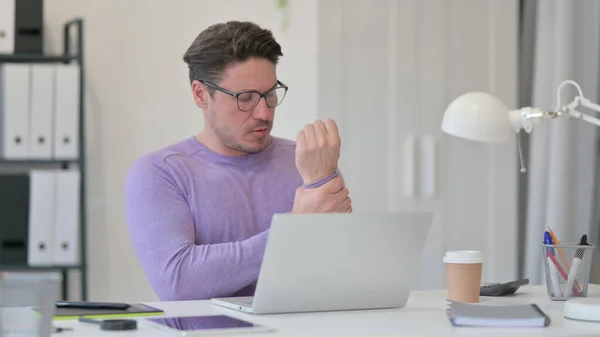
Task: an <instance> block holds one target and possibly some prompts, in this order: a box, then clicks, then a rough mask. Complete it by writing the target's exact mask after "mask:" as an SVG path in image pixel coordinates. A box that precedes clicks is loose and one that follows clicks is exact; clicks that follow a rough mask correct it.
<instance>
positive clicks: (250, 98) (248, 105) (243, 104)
mask: <svg viewBox="0 0 600 337" xmlns="http://www.w3.org/2000/svg"><path fill="white" fill-rule="evenodd" d="M259 99H260V95H259V94H257V93H255V92H245V93H243V94H241V95H239V96H238V107H239V108H240V110H242V111H249V110H252V109H254V107H255V106H256V103H258V100H259Z"/></svg>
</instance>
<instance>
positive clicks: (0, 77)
mask: <svg viewBox="0 0 600 337" xmlns="http://www.w3.org/2000/svg"><path fill="white" fill-rule="evenodd" d="M30 68H31V67H30V66H29V65H28V64H22V63H5V64H0V118H1V119H2V120H1V121H0V128H1V129H0V136H1V138H0V156H2V157H3V158H4V159H26V158H27V155H28V150H29V146H28V143H29V133H28V131H29V83H30Z"/></svg>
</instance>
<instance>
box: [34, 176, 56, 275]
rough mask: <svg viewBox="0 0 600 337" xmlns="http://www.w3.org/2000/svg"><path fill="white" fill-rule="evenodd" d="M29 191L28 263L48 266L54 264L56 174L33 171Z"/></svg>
mask: <svg viewBox="0 0 600 337" xmlns="http://www.w3.org/2000/svg"><path fill="white" fill-rule="evenodd" d="M29 177H30V192H29V237H28V249H27V263H28V264H29V265H30V266H51V265H52V264H53V263H54V233H55V229H56V226H55V216H54V215H55V214H54V211H55V208H56V204H55V201H56V197H55V196H56V173H55V171H54V170H32V171H31V172H30V174H29Z"/></svg>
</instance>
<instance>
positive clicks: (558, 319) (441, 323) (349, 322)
mask: <svg viewBox="0 0 600 337" xmlns="http://www.w3.org/2000/svg"><path fill="white" fill-rule="evenodd" d="M588 295H589V296H590V297H600V285H590V288H589V292H588ZM445 299H446V292H445V291H441V290H440V291H413V292H412V293H411V296H410V299H409V301H408V304H407V306H406V307H405V308H402V309H387V310H357V311H346V312H324V313H300V314H279V315H265V316H263V315H260V316H259V315H250V314H243V313H239V312H237V311H233V310H229V309H226V308H221V307H217V306H214V305H212V304H211V303H210V302H209V301H184V302H153V303H148V304H150V305H152V306H155V307H158V308H161V309H163V310H164V311H165V316H177V315H180V316H191V315H215V314H227V315H230V316H234V317H238V318H241V319H245V320H248V321H251V322H254V323H257V324H263V325H266V326H269V327H272V328H275V329H276V331H275V332H272V333H267V334H265V336H273V337H278V336H312V337H318V336H328V337H329V336H400V335H402V336H486V337H493V336H507V334H510V336H511V337H516V336H579V337H584V336H592V335H595V336H600V323H586V322H577V321H572V320H568V319H564V318H563V317H562V309H563V306H564V302H553V301H550V300H549V299H548V297H547V296H546V292H545V287H544V286H526V287H522V288H521V289H520V290H519V291H518V292H517V294H515V295H513V296H510V297H497V298H492V297H486V298H482V299H481V300H482V304H484V303H486V302H487V303H507V304H519V303H536V304H538V305H539V306H540V308H541V309H542V310H544V311H545V312H546V313H547V314H548V315H549V316H550V317H551V319H552V323H551V325H550V326H549V327H547V328H526V329H515V328H504V329H490V328H459V327H453V326H452V325H451V324H450V322H449V321H448V317H447V316H446V311H445V310H446V301H445ZM55 326H61V327H72V328H73V329H74V331H67V332H63V333H60V334H54V335H53V336H63V335H64V336H65V337H75V336H87V337H94V336H108V335H110V334H111V332H103V331H100V330H99V329H98V327H97V326H96V325H91V324H86V323H79V322H77V321H57V322H55ZM112 334H113V335H114V334H115V333H114V332H113V333H112ZM118 335H119V336H122V337H130V336H168V334H165V333H164V332H160V331H157V330H153V329H149V328H146V327H142V326H140V328H139V329H138V330H136V331H132V332H119V333H118ZM250 335H252V336H258V334H250Z"/></svg>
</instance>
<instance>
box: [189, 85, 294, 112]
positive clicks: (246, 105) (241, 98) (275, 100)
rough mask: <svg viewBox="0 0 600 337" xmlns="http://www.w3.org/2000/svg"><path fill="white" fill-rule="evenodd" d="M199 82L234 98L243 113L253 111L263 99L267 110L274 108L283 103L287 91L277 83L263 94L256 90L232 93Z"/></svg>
mask: <svg viewBox="0 0 600 337" xmlns="http://www.w3.org/2000/svg"><path fill="white" fill-rule="evenodd" d="M200 82H202V83H204V84H206V85H207V86H209V87H211V88H213V89H215V90H219V91H220V92H223V93H225V94H227V95H230V96H233V97H235V99H236V102H237V107H238V109H240V110H241V111H244V112H247V111H250V110H252V109H254V107H256V106H257V105H258V102H260V99H261V98H263V97H264V99H265V103H267V106H268V107H269V108H274V107H276V106H278V105H279V104H281V102H283V99H284V98H285V94H286V93H287V91H288V86H287V85H285V84H283V83H281V81H277V85H276V86H275V87H274V88H272V89H270V90H269V91H267V92H265V93H260V92H258V91H256V90H249V91H243V92H232V91H229V90H227V89H223V88H221V87H219V86H218V85H216V84H213V83H210V82H207V81H203V80H200Z"/></svg>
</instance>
